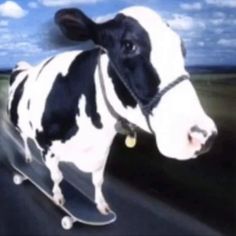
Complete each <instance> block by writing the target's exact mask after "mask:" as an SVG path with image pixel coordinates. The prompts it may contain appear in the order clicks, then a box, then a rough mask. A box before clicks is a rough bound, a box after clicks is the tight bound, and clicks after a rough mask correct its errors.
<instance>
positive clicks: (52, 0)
mask: <svg viewBox="0 0 236 236" xmlns="http://www.w3.org/2000/svg"><path fill="white" fill-rule="evenodd" d="M38 1H39V3H41V4H42V5H44V6H47V7H56V6H66V5H71V4H95V3H98V2H101V1H103V0H38Z"/></svg>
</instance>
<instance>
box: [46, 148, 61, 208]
mask: <svg viewBox="0 0 236 236" xmlns="http://www.w3.org/2000/svg"><path fill="white" fill-rule="evenodd" d="M45 164H46V166H47V167H48V169H49V171H50V175H51V179H52V181H53V188H52V193H53V199H54V202H55V203H56V204H58V205H63V204H64V203H65V199H64V196H63V194H62V191H61V188H60V186H59V185H60V183H61V181H62V179H63V175H62V172H61V171H60V169H59V158H58V157H57V156H56V155H55V154H53V153H51V152H50V151H48V153H47V154H46V156H45Z"/></svg>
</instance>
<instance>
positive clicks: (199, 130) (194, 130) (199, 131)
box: [190, 125, 207, 137]
mask: <svg viewBox="0 0 236 236" xmlns="http://www.w3.org/2000/svg"><path fill="white" fill-rule="evenodd" d="M190 131H191V132H192V133H194V132H196V133H200V134H202V135H203V137H207V131H206V130H204V129H201V128H200V127H199V126H197V125H194V126H193V127H192V128H191V129H190Z"/></svg>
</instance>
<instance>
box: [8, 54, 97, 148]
mask: <svg viewBox="0 0 236 236" xmlns="http://www.w3.org/2000/svg"><path fill="white" fill-rule="evenodd" d="M97 56H98V50H93V51H88V52H81V51H70V52H66V53H62V54H59V55H57V56H55V57H51V58H48V59H47V60H45V61H43V62H42V63H41V64H39V65H37V66H35V67H33V66H28V67H27V68H24V70H23V68H21V67H20V66H18V67H17V70H18V73H17V72H16V70H15V71H14V72H13V73H15V78H14V79H12V83H11V85H10V94H9V95H10V97H11V99H9V113H10V118H11V121H12V122H13V124H14V125H15V126H16V127H18V129H19V130H20V132H21V133H22V134H23V135H24V136H25V137H30V138H33V139H36V140H37V143H38V144H39V146H40V147H41V148H42V149H45V147H47V148H48V147H49V146H50V145H51V143H52V141H55V140H61V141H65V140H67V139H69V138H70V137H71V136H73V135H74V134H75V132H77V131H78V129H79V127H78V124H77V123H76V116H79V113H80V111H79V107H78V101H79V99H80V98H81V96H82V95H84V97H85V99H86V106H85V109H86V114H87V116H88V118H89V119H91V121H92V124H93V126H95V127H96V128H98V129H99V128H101V121H100V115H99V114H98V112H97V107H96V101H95V99H96V98H95V93H96V91H95V84H94V71H95V67H96V63H97Z"/></svg>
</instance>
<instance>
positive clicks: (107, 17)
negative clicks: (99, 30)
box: [95, 13, 116, 23]
mask: <svg viewBox="0 0 236 236" xmlns="http://www.w3.org/2000/svg"><path fill="white" fill-rule="evenodd" d="M115 15H116V13H110V14H107V15H104V16H98V17H97V18H96V19H95V22H97V23H102V22H105V21H108V20H111V19H113V18H114V17H115Z"/></svg>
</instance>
